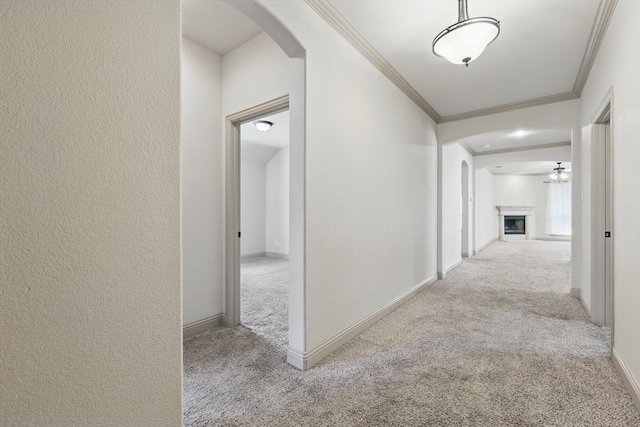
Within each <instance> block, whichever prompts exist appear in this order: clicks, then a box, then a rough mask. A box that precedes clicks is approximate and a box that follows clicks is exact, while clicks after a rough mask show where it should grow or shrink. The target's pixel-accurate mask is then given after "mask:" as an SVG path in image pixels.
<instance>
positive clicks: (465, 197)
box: [460, 160, 469, 258]
mask: <svg viewBox="0 0 640 427" xmlns="http://www.w3.org/2000/svg"><path fill="white" fill-rule="evenodd" d="M460 176H461V181H462V182H461V192H460V205H461V209H460V216H461V218H460V223H461V227H460V233H461V238H460V242H461V243H460V246H461V248H462V249H461V256H462V258H468V257H469V165H468V164H467V162H466V161H464V160H463V161H462V171H461V174H460Z"/></svg>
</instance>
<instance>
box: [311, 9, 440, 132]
mask: <svg viewBox="0 0 640 427" xmlns="http://www.w3.org/2000/svg"><path fill="white" fill-rule="evenodd" d="M305 2H306V3H307V4H308V5H309V6H310V7H311V9H313V10H314V11H315V12H316V13H317V14H318V15H320V17H321V18H322V19H324V20H325V21H326V22H327V23H328V24H329V25H330V26H331V27H332V28H333V29H334V30H336V32H337V33H338V34H340V35H341V36H342V37H344V39H345V40H346V41H348V42H349V43H350V44H351V45H352V46H353V47H354V48H356V50H357V51H358V52H360V53H361V54H362V56H364V57H365V58H366V59H368V60H369V62H371V64H373V66H374V67H376V68H377V69H378V70H379V71H380V72H381V73H382V74H384V75H385V76H386V77H387V78H388V79H389V80H390V81H391V83H393V84H394V85H396V86H397V87H398V89H400V90H401V91H402V92H404V94H405V95H407V97H409V99H410V100H412V101H413V102H414V103H415V104H416V105H417V106H418V107H419V108H420V109H421V110H422V111H424V112H425V113H426V114H427V115H428V116H429V117H431V118H432V119H433V121H434V122H436V123H438V121H439V120H440V114H438V112H437V111H436V110H435V109H434V108H433V107H432V106H431V105H429V103H428V102H427V101H426V100H425V99H424V98H423V97H422V95H420V93H419V92H418V91H417V90H415V89H414V88H413V86H411V85H410V84H409V82H408V81H406V80H405V78H404V77H402V75H401V74H400V73H399V72H398V71H397V70H396V69H395V68H393V66H392V65H391V64H389V62H388V61H387V60H386V59H384V57H383V56H382V55H380V53H379V52H378V51H377V50H375V49H374V48H373V46H371V44H369V42H368V41H367V40H365V38H364V37H362V36H361V35H360V33H358V32H357V31H356V30H355V28H353V26H352V25H351V24H350V23H349V21H347V20H346V19H345V18H344V17H343V16H342V15H340V12H338V11H337V10H336V8H334V7H333V6H332V5H331V4H330V3H329V2H328V1H327V0H305Z"/></svg>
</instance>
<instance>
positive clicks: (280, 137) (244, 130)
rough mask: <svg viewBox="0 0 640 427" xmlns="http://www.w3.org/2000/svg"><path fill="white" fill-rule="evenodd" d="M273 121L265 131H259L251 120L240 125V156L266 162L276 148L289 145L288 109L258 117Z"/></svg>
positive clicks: (244, 158)
mask: <svg viewBox="0 0 640 427" xmlns="http://www.w3.org/2000/svg"><path fill="white" fill-rule="evenodd" d="M259 120H265V121H268V122H271V123H273V126H271V129H269V130H268V131H267V132H260V131H259V130H258V129H256V127H255V126H254V125H253V121H252V122H248V123H244V124H242V125H241V126H240V143H241V146H240V157H241V158H242V159H243V160H249V161H253V162H259V163H267V162H268V161H269V160H270V159H271V157H273V155H274V154H276V153H277V152H278V150H280V149H282V148H287V147H288V146H289V111H288V110H287V111H282V112H280V113H276V114H272V115H269V116H265V117H262V118H260V119H259Z"/></svg>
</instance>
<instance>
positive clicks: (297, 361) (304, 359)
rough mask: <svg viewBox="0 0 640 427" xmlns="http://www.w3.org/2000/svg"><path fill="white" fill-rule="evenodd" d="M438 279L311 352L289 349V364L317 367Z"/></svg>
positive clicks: (300, 367) (388, 304)
mask: <svg viewBox="0 0 640 427" xmlns="http://www.w3.org/2000/svg"><path fill="white" fill-rule="evenodd" d="M437 279H438V275H437V274H436V273H434V274H432V275H431V276H429V277H428V278H427V279H425V280H424V281H422V282H421V283H419V284H418V285H416V286H414V287H413V288H411V289H409V290H408V291H406V292H404V293H402V294H400V295H399V296H397V297H396V298H394V299H393V300H391V301H390V302H388V303H387V304H385V305H384V306H382V307H380V308H379V309H378V310H376V311H374V312H373V313H371V314H369V315H368V316H366V317H364V318H362V319H360V320H359V321H357V322H355V323H353V324H352V325H351V326H349V327H347V328H346V329H344V330H342V331H341V332H339V333H337V334H335V335H334V336H333V337H331V338H329V339H328V340H326V341H325V342H323V343H322V344H320V345H318V346H317V347H316V348H314V349H313V350H311V351H308V352H302V351H299V350H295V349H293V348H291V347H289V348H287V362H288V363H289V364H290V365H292V366H294V367H296V368H298V369H301V370H307V369H310V368H312V367H313V366H315V365H317V364H318V363H319V362H320V361H321V360H322V359H324V358H325V357H327V356H328V355H329V354H331V353H333V352H334V351H335V350H337V349H338V348H340V347H341V346H342V345H344V344H346V343H347V342H349V341H350V340H351V339H353V338H355V337H357V336H358V335H360V334H361V333H362V332H364V331H366V330H367V329H369V328H370V327H371V326H372V325H373V324H374V323H376V322H378V321H379V320H381V319H383V318H384V317H386V316H387V315H389V314H390V313H391V312H392V311H394V310H395V309H397V308H398V307H400V306H401V305H402V304H404V303H405V302H407V301H409V300H410V299H411V298H413V297H414V296H415V295H417V294H418V293H419V292H420V291H422V290H424V288H426V287H427V286H429V285H432V284H433V283H435V282H436V281H437Z"/></svg>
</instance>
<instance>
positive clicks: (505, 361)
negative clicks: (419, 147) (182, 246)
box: [184, 241, 640, 426]
mask: <svg viewBox="0 0 640 427" xmlns="http://www.w3.org/2000/svg"><path fill="white" fill-rule="evenodd" d="M569 259H570V245H569V244H568V243H557V242H542V241H524V242H511V243H506V242H494V243H492V244H491V245H490V246H488V247H487V248H486V249H484V250H483V251H482V252H481V253H480V254H479V255H477V256H475V257H473V258H470V259H467V260H465V261H464V262H463V264H462V265H461V266H459V267H458V268H457V269H455V270H454V271H452V272H451V273H450V274H449V275H448V276H447V277H446V279H444V280H441V281H438V282H436V283H435V284H433V285H432V286H430V287H428V288H427V289H426V290H424V291H423V292H421V293H420V294H418V295H417V296H416V297H415V298H413V299H412V300H410V301H409V302H408V303H406V304H404V305H403V306H401V307H400V308H399V309H397V310H396V311H395V312H393V313H392V314H390V315H389V316H388V317H386V318H385V319H383V320H382V321H380V322H378V323H377V324H375V325H374V326H373V327H371V328H370V329H368V330H367V331H365V332H364V333H363V334H361V335H360V336H358V337H357V338H355V339H353V340H352V341H350V342H349V343H348V344H346V345H344V346H343V347H342V348H340V349H339V350H337V351H336V352H334V353H333V354H332V355H330V356H329V357H327V358H326V359H325V360H323V361H322V362H321V363H320V364H319V365H318V366H316V367H314V368H313V369H311V370H309V371H307V372H300V371H297V370H295V369H293V368H292V367H290V366H288V365H286V363H285V355H284V352H283V350H282V348H281V347H280V346H278V345H277V344H275V343H273V342H270V341H269V340H267V339H265V338H264V337H262V336H260V335H258V334H255V333H253V332H251V331H250V330H248V329H246V328H244V327H242V326H240V327H236V328H231V329H224V328H220V329H217V330H214V331H211V332H207V333H205V334H202V335H199V336H196V337H194V338H192V339H189V340H186V341H185V342H184V413H185V425H187V426H196V425H198V426H200V425H256V426H257V425H273V426H284V425H290V426H300V425H314V426H317V425H327V426H330V425H332V426H333V425H438V426H449V425H450V426H460V425H473V426H513V425H520V426H524V425H556V426H567V425H608V426H636V425H640V413H639V412H638V410H637V409H636V408H635V407H634V406H633V403H632V401H631V398H630V397H629V395H628V394H627V393H626V391H625V390H624V387H623V384H622V381H621V379H620V377H619V376H618V374H617V373H616V371H615V370H614V367H613V364H612V362H611V360H610V358H609V345H608V340H609V332H608V329H606V328H600V327H597V326H594V325H593V324H591V323H589V322H588V320H587V315H586V313H585V312H584V309H583V308H582V306H581V304H580V302H579V301H578V300H576V299H574V298H572V297H570V296H569V295H568V291H569V288H570V280H569V279H570V277H569V274H570V263H569Z"/></svg>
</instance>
